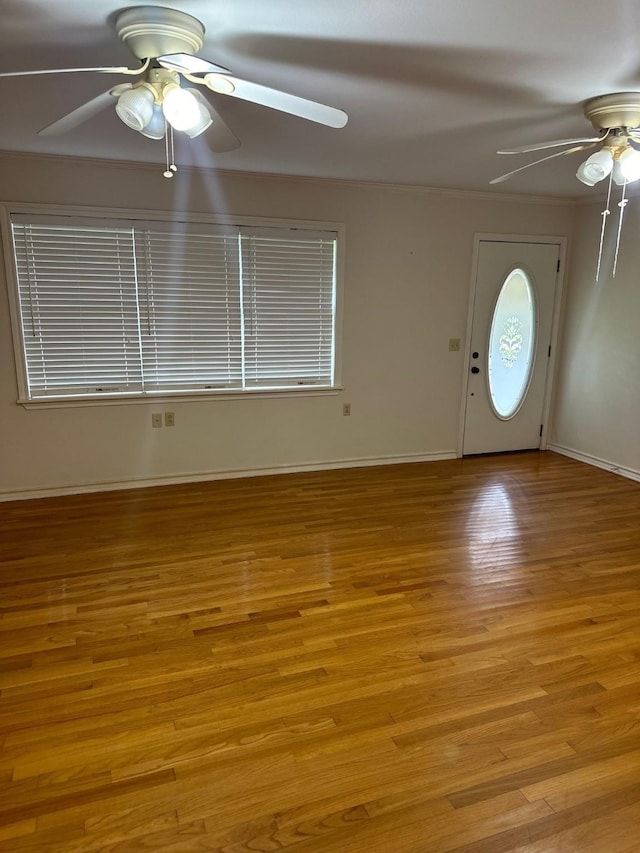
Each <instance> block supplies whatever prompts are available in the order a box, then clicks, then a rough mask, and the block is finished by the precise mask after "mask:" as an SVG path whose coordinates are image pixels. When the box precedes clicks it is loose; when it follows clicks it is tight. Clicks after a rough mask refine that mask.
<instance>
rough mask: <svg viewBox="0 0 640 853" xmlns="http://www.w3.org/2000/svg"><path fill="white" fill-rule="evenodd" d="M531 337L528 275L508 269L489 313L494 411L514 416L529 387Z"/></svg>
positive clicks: (532, 316)
mask: <svg viewBox="0 0 640 853" xmlns="http://www.w3.org/2000/svg"><path fill="white" fill-rule="evenodd" d="M534 339H535V300H534V294H533V287H532V286H531V281H530V280H529V276H528V275H527V274H526V272H525V271H524V270H522V269H519V268H516V269H514V270H512V271H511V272H510V273H509V275H508V276H507V278H506V279H505V282H504V284H503V285H502V288H501V289H500V294H499V296H498V300H497V302H496V307H495V310H494V312H493V320H492V321H491V334H490V336H489V367H488V374H489V393H490V397H491V404H492V406H493V408H494V411H495V413H496V414H497V415H498V416H499V417H501V418H510V417H513V415H515V413H516V412H517V411H518V409H519V408H520V406H521V405H522V401H523V400H524V398H525V395H526V393H527V390H528V388H529V379H530V378H531V370H532V367H533V350H534V346H533V345H534Z"/></svg>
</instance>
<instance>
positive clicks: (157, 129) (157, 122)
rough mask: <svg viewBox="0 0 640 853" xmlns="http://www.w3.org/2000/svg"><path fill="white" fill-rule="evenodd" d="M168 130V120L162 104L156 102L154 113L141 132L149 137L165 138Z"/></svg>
mask: <svg viewBox="0 0 640 853" xmlns="http://www.w3.org/2000/svg"><path fill="white" fill-rule="evenodd" d="M166 132H167V120H166V119H165V117H164V113H163V112H162V107H161V106H160V104H154V106H153V113H152V115H151V118H150V119H149V122H148V123H147V124H146V125H145V126H144V127H143V128H142V130H141V131H140V133H141V134H142V135H143V136H146V137H148V138H149V139H164V135H165V133H166Z"/></svg>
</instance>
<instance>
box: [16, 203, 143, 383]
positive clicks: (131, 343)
mask: <svg viewBox="0 0 640 853" xmlns="http://www.w3.org/2000/svg"><path fill="white" fill-rule="evenodd" d="M13 239H14V247H15V258H16V269H17V276H18V289H19V300H20V310H21V315H22V331H23V342H24V354H25V360H26V368H27V376H28V383H29V395H30V396H31V397H43V396H49V395H52V394H54V395H55V394H59V393H60V392H61V390H62V391H64V393H69V394H95V393H104V392H107V393H109V392H110V393H113V392H118V391H119V392H125V391H128V392H131V391H140V390H141V389H142V374H141V370H140V341H139V336H138V308H137V292H136V270H135V258H134V252H133V231H132V229H131V227H127V223H126V222H123V223H121V224H119V225H116V226H110V225H106V224H101V225H95V224H86V223H78V224H74V225H73V226H72V227H70V226H68V225H65V224H61V222H60V221H59V220H56V219H52V221H51V222H49V223H48V224H45V223H44V222H43V221H24V220H23V219H22V218H17V219H14V221H13Z"/></svg>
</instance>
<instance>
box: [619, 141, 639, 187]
mask: <svg viewBox="0 0 640 853" xmlns="http://www.w3.org/2000/svg"><path fill="white" fill-rule="evenodd" d="M618 165H619V167H620V175H621V176H622V178H623V179H624V180H625V181H626V182H627V183H628V184H630V183H632V182H633V181H637V180H638V179H640V151H636V149H635V148H626V149H625V150H624V151H623V152H622V154H621V155H620V157H619V158H618Z"/></svg>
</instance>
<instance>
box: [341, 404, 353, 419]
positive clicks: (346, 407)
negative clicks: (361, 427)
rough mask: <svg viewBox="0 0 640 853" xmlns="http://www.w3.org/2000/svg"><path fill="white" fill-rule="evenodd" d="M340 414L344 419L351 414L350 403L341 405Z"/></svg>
mask: <svg viewBox="0 0 640 853" xmlns="http://www.w3.org/2000/svg"><path fill="white" fill-rule="evenodd" d="M342 414H343V416H344V417H345V418H348V417H349V415H350V414H351V403H343V404H342Z"/></svg>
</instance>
